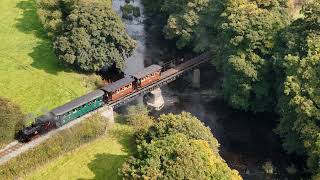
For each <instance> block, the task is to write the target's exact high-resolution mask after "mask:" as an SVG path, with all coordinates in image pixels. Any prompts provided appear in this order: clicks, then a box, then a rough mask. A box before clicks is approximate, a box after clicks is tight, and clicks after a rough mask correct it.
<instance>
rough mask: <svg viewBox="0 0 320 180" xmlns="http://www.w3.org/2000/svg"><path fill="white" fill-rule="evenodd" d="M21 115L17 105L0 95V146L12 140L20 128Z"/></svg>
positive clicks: (21, 122)
mask: <svg viewBox="0 0 320 180" xmlns="http://www.w3.org/2000/svg"><path fill="white" fill-rule="evenodd" d="M23 117H24V115H23V113H22V112H21V110H20V108H19V106H17V105H16V104H14V103H13V102H10V101H9V100H7V99H5V98H3V97H0V146H1V145H3V144H6V143H8V142H10V141H12V140H13V139H14V137H15V133H16V132H18V131H19V130H21V129H22V127H23Z"/></svg>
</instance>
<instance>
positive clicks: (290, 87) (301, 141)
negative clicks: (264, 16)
mask: <svg viewBox="0 0 320 180" xmlns="http://www.w3.org/2000/svg"><path fill="white" fill-rule="evenodd" d="M319 11H320V1H319V0H314V1H310V2H309V3H307V4H306V5H305V6H304V7H303V9H302V13H303V14H304V18H303V19H298V20H296V21H295V22H293V23H292V25H290V26H289V27H288V28H286V29H285V30H284V32H283V33H281V35H280V40H279V47H280V48H279V52H278V54H277V58H276V61H275V62H276V65H277V67H279V69H280V71H279V76H280V77H281V78H282V79H280V80H281V81H280V92H279V97H280V98H279V104H278V107H279V113H280V115H281V119H280V124H279V126H278V128H277V131H278V133H279V134H280V135H281V137H282V138H283V141H284V147H285V148H286V149H287V150H288V151H289V152H297V153H304V152H306V153H307V154H308V156H309V160H308V165H309V167H310V168H311V170H313V172H314V173H315V174H316V173H319V172H320V167H319V161H320V124H319V119H320V79H319V76H320V46H319V45H320V40H319V39H320V23H319V19H320V16H319Z"/></svg>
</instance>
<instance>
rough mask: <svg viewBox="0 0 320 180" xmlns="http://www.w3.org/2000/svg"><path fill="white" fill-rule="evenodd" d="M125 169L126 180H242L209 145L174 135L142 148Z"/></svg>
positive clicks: (123, 172) (143, 145) (201, 141)
mask: <svg viewBox="0 0 320 180" xmlns="http://www.w3.org/2000/svg"><path fill="white" fill-rule="evenodd" d="M137 154H138V155H137V158H133V157H131V158H130V159H129V160H128V161H127V162H126V163H125V164H124V165H123V167H122V175H123V178H124V179H199V180H201V179H203V180H207V179H212V180H216V179H221V180H224V179H225V180H236V179H242V178H241V177H240V176H239V175H238V172H237V171H235V170H231V169H230V168H229V167H228V165H227V164H226V163H225V162H224V161H223V159H221V157H220V156H219V155H217V154H214V153H213V151H212V150H211V148H210V147H209V145H208V143H207V142H206V141H203V140H195V139H189V138H188V137H187V136H185V135H184V134H174V135H169V136H167V137H164V138H163V139H159V140H154V141H152V142H151V143H150V144H149V143H143V144H141V145H140V146H139V147H138V152H137Z"/></svg>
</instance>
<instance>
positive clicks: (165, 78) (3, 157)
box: [0, 52, 210, 165]
mask: <svg viewBox="0 0 320 180" xmlns="http://www.w3.org/2000/svg"><path fill="white" fill-rule="evenodd" d="M209 60H210V52H208V53H204V54H202V55H200V56H198V57H195V58H193V59H191V60H188V61H186V62H183V63H181V64H176V67H175V68H170V69H164V70H165V71H164V72H162V75H161V79H160V80H159V81H158V82H156V83H154V84H151V85H150V86H148V87H144V88H142V89H139V91H137V92H134V93H132V94H130V95H128V96H126V97H124V98H122V99H119V100H118V101H116V102H113V103H110V104H108V107H113V108H117V107H119V106H120V105H123V104H125V103H126V102H129V101H131V100H133V99H134V98H135V97H137V96H139V95H144V94H146V93H148V92H150V91H152V90H154V89H156V88H158V87H161V86H163V85H165V84H168V83H170V82H172V81H174V80H175V79H176V78H177V77H179V76H181V75H182V74H183V73H185V72H187V71H189V70H192V69H194V68H196V67H197V66H199V65H200V64H202V63H204V62H207V61H209ZM101 109H104V108H99V109H97V110H95V111H94V112H98V111H101ZM94 112H92V113H94ZM92 113H89V114H87V115H85V116H82V117H80V118H78V119H77V120H74V121H72V122H70V123H69V124H68V125H65V126H63V127H61V128H58V129H54V130H52V131H50V132H49V133H46V134H44V135H41V136H40V137H39V138H36V139H34V140H32V141H30V142H28V143H20V142H18V141H14V142H12V143H10V144H8V145H7V146H6V147H4V148H3V149H1V150H0V165H1V164H3V163H5V162H6V161H8V160H10V159H11V158H13V157H16V156H18V155H19V154H21V153H23V152H25V151H27V150H28V149H30V148H33V147H35V146H36V145H38V144H40V143H41V142H43V141H45V140H47V139H48V138H50V137H51V136H52V135H54V134H56V133H57V132H58V131H61V130H63V129H66V128H69V127H71V126H73V125H74V124H76V123H79V122H80V121H82V120H83V119H84V118H86V117H88V116H90V114H92Z"/></svg>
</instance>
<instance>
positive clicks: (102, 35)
mask: <svg viewBox="0 0 320 180" xmlns="http://www.w3.org/2000/svg"><path fill="white" fill-rule="evenodd" d="M134 48H135V42H134V41H133V40H132V39H131V38H130V37H129V35H128V34H127V33H126V31H125V27H124V25H123V23H122V21H121V19H120V17H118V15H117V14H116V13H115V12H113V11H112V10H111V9H110V8H109V7H107V6H102V5H100V4H95V3H92V4H89V5H75V6H74V8H73V10H72V11H71V13H70V15H68V17H67V18H66V22H65V27H64V29H63V33H62V34H61V35H60V36H58V37H57V39H56V41H55V42H54V49H55V52H56V54H57V55H58V57H59V59H60V60H61V61H62V62H64V63H67V64H70V65H74V66H76V67H79V68H80V69H82V70H84V71H99V70H100V69H101V68H102V67H104V66H112V65H114V64H115V65H116V67H117V68H119V69H121V70H122V69H123V68H124V61H125V57H128V56H130V55H131V54H132V52H133V50H134Z"/></svg>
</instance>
